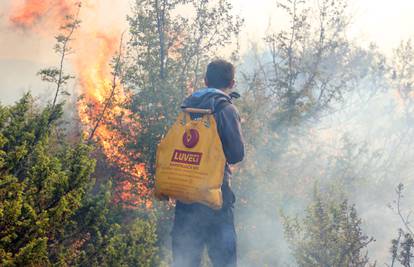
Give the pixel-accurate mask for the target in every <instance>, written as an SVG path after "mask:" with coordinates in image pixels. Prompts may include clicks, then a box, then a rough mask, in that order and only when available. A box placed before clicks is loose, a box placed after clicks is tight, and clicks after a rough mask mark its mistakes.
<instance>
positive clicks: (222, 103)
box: [213, 99, 231, 114]
mask: <svg viewBox="0 0 414 267" xmlns="http://www.w3.org/2000/svg"><path fill="white" fill-rule="evenodd" d="M228 105H231V102H230V101H229V100H227V99H226V100H224V99H223V100H222V101H220V102H219V103H218V104H217V105H216V106H215V107H214V111H213V114H218V113H220V111H222V110H223V109H224V108H225V107H227V106H228Z"/></svg>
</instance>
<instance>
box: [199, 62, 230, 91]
mask: <svg viewBox="0 0 414 267" xmlns="http://www.w3.org/2000/svg"><path fill="white" fill-rule="evenodd" d="M206 80H207V83H208V86H209V87H212V88H216V89H223V88H228V87H229V86H230V84H231V81H233V80H234V66H233V64H231V63H230V62H227V61H225V60H222V59H218V60H214V61H212V62H211V63H210V64H208V66H207V71H206Z"/></svg>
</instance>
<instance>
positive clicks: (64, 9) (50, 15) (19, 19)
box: [10, 0, 76, 29]
mask: <svg viewBox="0 0 414 267" xmlns="http://www.w3.org/2000/svg"><path fill="white" fill-rule="evenodd" d="M74 3H75V2H72V1H65V0H25V2H24V4H23V5H22V6H16V7H14V8H13V11H12V15H11V16H10V21H11V22H12V23H13V24H14V25H15V26H19V27H22V28H26V29H28V28H32V27H33V26H34V25H35V24H37V23H39V22H41V21H42V20H46V21H47V22H52V23H57V24H59V22H60V21H62V20H63V19H64V17H65V16H66V15H69V14H72V13H73V12H74V9H75V7H76V6H75V5H74Z"/></svg>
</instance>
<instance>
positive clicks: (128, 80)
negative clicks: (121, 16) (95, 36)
mask: <svg viewBox="0 0 414 267" xmlns="http://www.w3.org/2000/svg"><path fill="white" fill-rule="evenodd" d="M179 10H186V13H187V15H186V16H184V15H180V14H184V12H178V11H179ZM231 10H232V6H231V4H230V2H229V1H228V0H217V1H208V0H192V1H187V0H175V1H167V0H139V1H137V2H136V5H135V7H134V9H133V14H132V15H131V16H130V17H128V21H129V25H130V34H131V39H130V41H129V43H128V47H127V55H126V58H125V64H124V68H125V70H124V73H125V74H124V76H123V83H124V85H125V86H126V88H127V89H129V90H131V91H132V92H133V94H134V97H133V101H132V103H131V105H130V109H131V110H132V112H133V114H134V116H133V119H135V120H137V121H138V122H139V123H140V125H141V128H140V129H139V131H140V137H139V139H138V140H136V141H135V142H134V143H132V144H131V149H132V150H134V151H135V154H136V153H138V154H139V155H141V157H142V160H143V161H144V162H145V163H146V166H147V171H148V173H149V175H150V176H151V175H153V174H154V167H155V165H154V164H155V151H156V147H157V144H158V143H159V141H160V139H161V137H162V135H163V134H165V132H166V129H167V127H168V126H169V125H170V124H171V123H172V122H173V121H174V120H175V117H176V116H177V114H178V111H179V107H180V104H181V101H182V100H183V98H184V97H185V96H186V95H187V94H188V93H189V91H191V90H193V89H196V88H198V87H199V86H201V85H202V82H203V74H204V66H205V65H206V64H207V62H208V61H209V60H210V59H211V58H213V57H215V56H216V55H217V53H218V52H219V49H222V48H223V47H225V46H226V45H228V44H230V43H231V42H232V41H233V40H234V37H235V36H237V35H238V33H239V30H240V27H241V24H242V21H241V20H240V19H239V18H238V17H234V16H233V15H232V14H231Z"/></svg>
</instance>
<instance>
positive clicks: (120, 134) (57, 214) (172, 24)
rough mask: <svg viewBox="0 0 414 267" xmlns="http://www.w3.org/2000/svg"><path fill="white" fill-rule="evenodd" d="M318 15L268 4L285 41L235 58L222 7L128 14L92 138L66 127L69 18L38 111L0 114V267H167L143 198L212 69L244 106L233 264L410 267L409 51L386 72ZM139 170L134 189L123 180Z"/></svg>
mask: <svg viewBox="0 0 414 267" xmlns="http://www.w3.org/2000/svg"><path fill="white" fill-rule="evenodd" d="M311 2H312V3H311ZM316 2H317V3H316V4H315V3H314V2H313V1H304V0H284V1H279V2H278V4H275V6H274V8H275V10H276V9H277V10H279V11H282V12H283V13H284V14H285V17H286V19H287V21H288V24H287V26H286V27H285V28H283V29H281V30H279V31H274V30H273V28H276V27H271V26H270V27H269V31H268V33H267V34H266V36H263V38H262V39H260V40H255V42H256V43H252V44H251V46H250V49H248V52H246V53H245V54H243V55H241V54H240V53H239V51H238V49H239V47H238V42H239V41H240V34H241V33H242V30H243V23H244V21H243V18H240V17H238V16H235V15H233V14H234V12H233V10H232V5H231V1H229V0H215V1H208V0H173V1H170V0H137V1H135V2H134V3H135V4H134V6H133V7H132V10H131V12H130V14H129V16H128V18H127V21H128V24H129V31H128V32H127V33H125V35H123V38H121V42H120V44H119V49H118V51H117V54H116V55H114V59H113V61H112V62H108V64H110V65H111V67H112V69H113V71H112V79H111V81H112V84H111V86H109V87H108V88H109V90H108V92H106V93H107V95H105V96H104V97H103V99H104V100H103V102H102V103H98V104H100V106H101V107H100V108H99V109H98V112H94V113H92V112H91V113H90V114H92V115H91V121H92V123H91V125H89V128H88V129H89V131H84V128H83V127H82V125H81V124H82V123H81V122H80V121H79V118H78V117H76V116H75V117H71V116H65V114H66V112H67V110H69V109H73V108H76V107H79V106H78V105H76V104H73V103H71V102H70V101H68V100H69V95H70V93H71V92H70V89H69V88H68V87H69V86H68V84H69V83H70V81H71V80H72V79H73V78H75V79H76V77H74V76H73V75H72V74H68V73H66V65H65V64H66V58H67V57H68V56H69V57H70V55H71V54H72V53H76V51H75V50H73V49H72V46H71V42H72V40H73V39H74V38H76V37H75V36H76V31H77V30H78V28H79V27H82V24H81V21H80V18H79V9H80V8H81V6H80V5H77V9H76V10H77V13H75V14H72V15H70V16H67V17H66V18H65V24H64V25H63V26H62V28H61V29H60V33H59V35H58V36H57V37H56V42H57V43H56V46H55V51H56V53H57V54H58V56H59V62H58V66H57V67H51V68H46V69H43V70H40V72H39V75H40V78H41V79H42V80H43V81H45V82H48V83H50V84H51V85H52V88H53V90H54V91H53V92H51V95H52V98H51V99H50V100H49V102H47V103H46V104H42V103H40V101H38V99H36V98H35V97H33V96H32V95H31V94H30V93H27V94H25V95H24V96H23V97H22V98H21V99H20V100H19V101H17V102H16V103H15V104H13V105H8V106H5V105H1V106H0V265H1V266H168V265H169V264H170V262H171V252H170V247H169V246H170V245H169V242H170V240H169V238H170V237H169V231H170V228H171V225H170V224H171V216H172V214H171V205H172V204H171V203H165V202H157V201H155V200H154V199H153V198H152V195H151V194H152V187H153V183H154V173H155V152H156V148H157V144H158V143H159V141H160V139H161V138H162V136H163V135H164V134H165V133H166V131H167V129H168V127H169V126H170V125H171V124H172V123H173V122H174V120H175V118H176V116H177V114H178V112H179V107H180V104H181V101H182V99H183V98H184V97H185V96H186V95H188V94H189V93H191V92H192V91H193V90H195V89H197V88H200V87H202V86H203V78H204V77H203V74H204V66H206V64H207V63H208V62H209V61H210V60H212V59H214V58H216V57H218V56H220V57H227V58H228V59H229V60H231V61H233V62H234V63H235V64H236V65H237V67H238V73H237V75H238V86H237V90H238V92H240V93H241V94H242V98H241V99H240V100H237V101H235V103H236V105H237V107H238V109H239V111H240V113H241V117H242V118H243V121H242V123H243V130H244V135H245V141H246V148H247V158H246V159H245V162H244V163H243V164H241V165H240V166H238V167H237V170H236V171H235V174H234V178H233V182H232V183H233V188H234V189H235V191H236V195H237V197H238V202H237V205H236V214H237V230H238V235H239V244H238V245H239V252H238V255H239V263H240V265H241V266H304V267H310V266H315V267H316V266H324V267H325V266H326V267H349V266H352V267H368V266H383V265H384V264H385V265H387V266H393V267H394V266H404V267H407V266H412V265H413V264H414V262H413V257H414V235H413V228H412V225H411V218H410V214H411V210H410V206H409V203H412V200H413V197H414V194H413V193H412V190H411V189H412V188H413V186H414V185H413V183H412V181H413V177H412V175H413V173H414V172H413V171H414V170H413V167H412V161H413V160H414V154H413V151H414V150H413V147H412V146H413V143H414V142H413V141H414V131H413V125H414V124H413V122H414V120H413V115H412V112H413V107H414V105H413V104H414V91H413V86H414V48H413V46H412V43H411V41H410V40H407V41H402V42H401V45H400V46H399V47H397V48H396V49H395V51H394V53H393V54H392V55H391V56H388V57H387V56H385V55H384V54H382V53H381V51H379V49H378V48H377V47H376V46H375V44H370V45H368V46H362V45H361V44H358V43H356V42H355V41H351V40H349V39H348V38H347V33H348V30H349V25H350V22H351V18H350V12H349V8H348V3H347V1H346V0H320V1H316ZM183 9H185V10H186V11H188V12H187V13H188V14H186V15H184V14H182V13H183V12H180V11H182V10H183ZM223 51H224V52H223ZM120 88H122V91H123V93H124V96H125V97H124V98H121V100H122V101H120V100H119V99H120V98H117V94H120V91H121V90H120ZM79 101H82V99H79ZM96 105H97V103H94V104H90V105H89V106H86V110H90V109H96ZM117 111H120V112H119V113H120V114H118V113H117ZM103 125H104V126H105V127H107V128H106V129H109V130H110V131H111V133H114V135H113V136H114V138H119V139H120V140H123V142H122V148H121V149H120V150H117V153H119V154H117V155H116V157H118V156H119V155H121V154H122V160H123V165H119V164H117V163H119V162H117V161H114V160H112V159H110V158H109V157H108V155H107V154H106V153H104V151H105V150H104V149H105V148H103V147H102V146H103V143H102V142H99V137H97V136H96V132H97V130H98V129H99V128H100V127H102V126H103ZM74 128H75V130H74ZM115 133H116V135H115ZM131 136H133V137H134V138H131ZM125 140H126V141H125ZM136 164H141V165H139V166H143V170H144V174H140V176H139V175H138V176H133V175H131V168H132V170H135V169H134V168H135V167H136V166H137V165H136ZM125 184H130V185H132V186H131V187H125ZM403 184H405V186H404V185H403ZM396 186H397V187H396ZM395 187H396V189H395V190H393V188H395ZM405 188H407V189H408V190H404V189H405ZM126 191H127V192H126ZM125 194H127V195H128V197H125ZM388 203H391V204H389V205H388V206H389V207H388V208H387V204H388ZM209 264H210V263H209V262H208V260H205V262H204V265H205V266H209Z"/></svg>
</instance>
